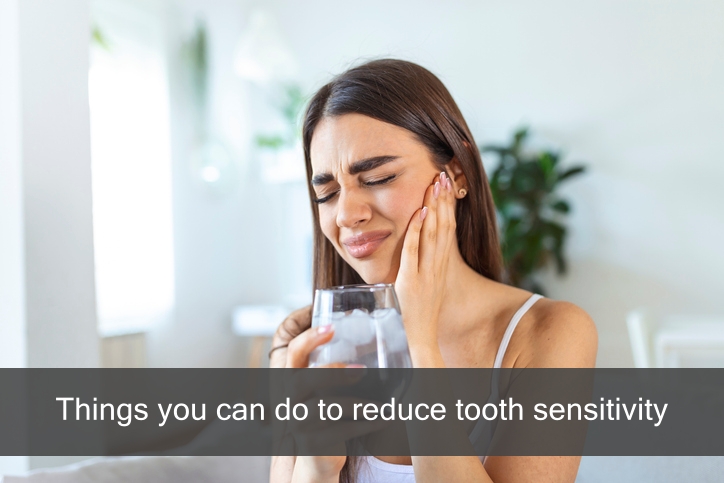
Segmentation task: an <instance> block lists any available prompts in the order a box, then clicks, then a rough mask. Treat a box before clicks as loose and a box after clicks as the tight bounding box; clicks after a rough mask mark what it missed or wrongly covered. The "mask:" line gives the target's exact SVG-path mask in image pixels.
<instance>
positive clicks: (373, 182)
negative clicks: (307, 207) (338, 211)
mask: <svg viewBox="0 0 724 483" xmlns="http://www.w3.org/2000/svg"><path fill="white" fill-rule="evenodd" d="M396 177H397V175H395V174H393V175H390V176H386V177H384V178H381V179H371V180H366V181H362V184H363V185H364V186H380V185H383V184H387V183H389V182H390V181H392V180H393V179H395V178H396ZM337 193H339V191H335V192H333V193H330V194H328V195H326V196H322V197H321V198H317V199H315V200H312V201H314V202H315V203H317V204H321V203H326V202H327V201H329V200H331V199H332V198H334V196H335V195H336V194H337Z"/></svg>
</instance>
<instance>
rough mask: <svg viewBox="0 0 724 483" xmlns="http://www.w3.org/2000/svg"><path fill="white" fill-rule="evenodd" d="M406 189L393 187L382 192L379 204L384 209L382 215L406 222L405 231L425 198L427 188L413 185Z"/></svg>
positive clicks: (402, 222)
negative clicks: (420, 188)
mask: <svg viewBox="0 0 724 483" xmlns="http://www.w3.org/2000/svg"><path fill="white" fill-rule="evenodd" d="M405 188H406V189H391V190H386V192H384V193H381V199H380V203H379V204H378V206H380V209H381V210H384V212H383V213H382V215H383V216H384V217H385V218H387V219H388V220H394V221H395V223H396V224H404V226H403V227H402V228H403V232H404V231H405V230H406V228H407V225H408V224H409V222H410V219H411V218H412V215H413V214H415V211H417V210H418V209H419V208H421V207H422V202H423V200H424V199H425V190H424V189H423V190H419V189H416V187H415V188H413V187H405Z"/></svg>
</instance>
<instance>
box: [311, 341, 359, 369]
mask: <svg viewBox="0 0 724 483" xmlns="http://www.w3.org/2000/svg"><path fill="white" fill-rule="evenodd" d="M356 358H357V350H356V348H355V345H354V344H352V343H350V342H347V341H345V340H338V341H336V342H335V341H332V342H329V343H328V344H325V345H324V346H322V351H321V353H320V354H319V357H318V358H317V360H316V361H315V364H316V365H324V364H331V363H334V362H350V361H354V360H355V359H356Z"/></svg>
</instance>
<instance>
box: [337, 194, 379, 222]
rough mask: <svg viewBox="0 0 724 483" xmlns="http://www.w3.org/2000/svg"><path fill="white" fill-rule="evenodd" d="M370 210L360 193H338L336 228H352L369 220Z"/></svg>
mask: <svg viewBox="0 0 724 483" xmlns="http://www.w3.org/2000/svg"><path fill="white" fill-rule="evenodd" d="M371 215H372V209H371V208H370V205H369V203H368V202H367V200H366V199H365V197H364V196H363V194H362V193H358V192H356V191H355V190H348V191H344V190H343V191H340V193H339V200H338V201H337V226H338V227H340V228H353V227H355V226H357V225H359V224H361V223H364V222H365V221H367V220H369V219H370V216H371Z"/></svg>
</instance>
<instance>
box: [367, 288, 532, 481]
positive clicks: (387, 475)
mask: <svg viewBox="0 0 724 483" xmlns="http://www.w3.org/2000/svg"><path fill="white" fill-rule="evenodd" d="M542 298H543V297H542V296H541V295H538V294H533V295H531V296H530V298H529V299H528V300H526V302H525V303H524V304H523V305H522V306H521V307H520V308H519V309H518V311H517V312H516V313H515V315H513V318H512V319H511V320H510V323H509V324H508V328H507V329H505V334H503V340H501V341H500V346H499V347H498V352H497V353H496V355H495V362H494V363H493V369H500V368H501V367H502V366H503V357H505V351H506V350H507V349H508V344H509V343H510V338H511V337H512V336H513V331H515V328H516V327H517V325H518V322H520V319H522V318H523V316H524V315H525V314H526V312H528V309H530V308H531V307H532V306H533V304H534V303H536V302H537V301H538V300H539V299H542ZM497 387H498V385H497V384H496V383H495V382H494V383H493V385H492V391H493V392H494V393H495V395H497ZM491 397H497V396H494V395H491ZM483 428H484V427H483V426H482V425H481V424H478V425H476V426H475V427H474V428H473V431H472V433H471V434H470V440H471V441H475V440H476V439H477V438H478V437H479V436H480V433H481V432H482V431H484V429H483ZM357 482H358V483H415V473H414V469H413V467H412V465H395V464H392V463H386V462H384V461H382V460H379V459H377V458H375V457H374V456H365V457H362V462H361V464H360V466H359V473H358V475H357Z"/></svg>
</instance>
